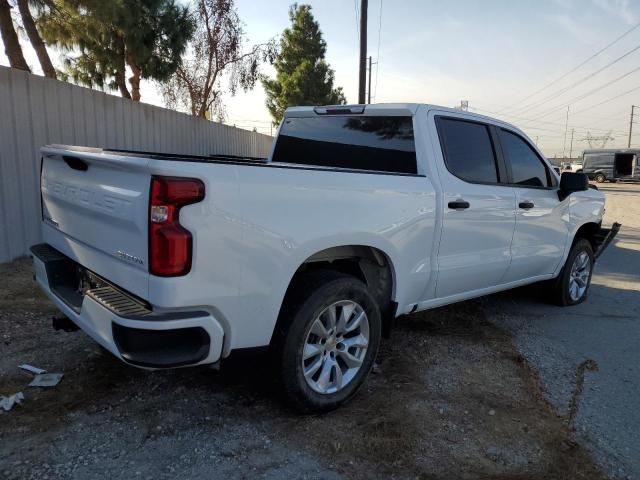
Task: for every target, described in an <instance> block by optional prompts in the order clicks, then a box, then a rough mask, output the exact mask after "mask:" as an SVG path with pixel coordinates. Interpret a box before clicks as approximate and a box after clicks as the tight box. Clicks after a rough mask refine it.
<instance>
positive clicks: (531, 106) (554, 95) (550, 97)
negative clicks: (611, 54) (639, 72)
mask: <svg viewBox="0 0 640 480" xmlns="http://www.w3.org/2000/svg"><path fill="white" fill-rule="evenodd" d="M637 50H640V45H638V46H636V47H634V48H632V49H631V50H629V51H628V52H626V53H624V54H623V55H621V56H619V57H618V58H616V59H615V60H613V61H612V62H609V63H608V64H606V65H605V66H604V67H602V68H600V69H598V70H596V71H595V72H592V73H589V74H587V75H585V76H584V77H582V78H581V79H580V80H578V81H576V82H574V83H572V84H571V85H569V86H567V87H564V88H562V89H560V90H558V91H557V92H556V93H552V94H551V95H548V96H546V97H544V98H543V99H542V100H540V101H538V102H534V103H531V104H529V105H525V106H524V107H518V108H516V109H515V110H514V111H518V112H519V113H524V112H527V111H529V110H531V109H534V110H535V109H536V108H537V107H539V106H541V105H543V104H545V103H547V102H548V101H549V100H553V99H554V98H558V97H559V96H560V95H562V94H563V93H565V92H567V91H569V90H571V89H572V88H575V87H577V86H578V85H580V84H582V83H584V82H586V81H587V80H591V79H592V78H593V77H595V76H596V75H597V74H599V73H601V72H603V71H604V70H606V69H607V68H609V67H611V66H613V65H615V64H616V63H618V62H619V61H620V60H622V59H624V58H626V57H628V56H629V55H631V54H632V53H633V52H635V51H637Z"/></svg>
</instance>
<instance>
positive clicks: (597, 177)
mask: <svg viewBox="0 0 640 480" xmlns="http://www.w3.org/2000/svg"><path fill="white" fill-rule="evenodd" d="M593 179H594V180H595V181H596V183H604V182H605V181H606V180H607V177H605V176H604V174H603V173H596V174H595V175H594V176H593Z"/></svg>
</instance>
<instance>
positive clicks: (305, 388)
mask: <svg viewBox="0 0 640 480" xmlns="http://www.w3.org/2000/svg"><path fill="white" fill-rule="evenodd" d="M278 323H279V328H278V332H276V335H277V344H278V345H276V348H277V354H278V357H279V370H280V375H281V378H282V384H283V386H284V390H285V394H286V397H287V400H288V401H289V403H290V404H291V405H292V406H293V407H294V408H296V409H297V410H299V411H301V412H304V413H318V412H326V411H329V410H333V409H335V408H337V407H339V406H340V405H342V404H343V403H345V402H346V401H348V400H349V399H350V398H351V397H353V395H355V393H356V392H357V391H358V389H359V388H360V386H361V385H362V383H363V382H364V379H365V378H366V376H367V374H368V373H369V371H370V370H371V367H372V366H373V362H374V360H375V357H376V354H377V351H378V346H379V343H380V337H381V331H382V321H381V316H380V309H379V308H378V305H377V303H376V301H375V300H374V299H373V297H372V296H371V294H370V293H369V291H368V289H367V286H366V285H365V284H364V283H363V282H361V281H360V280H358V279H357V278H355V277H352V276H349V275H344V274H341V273H337V272H332V271H321V272H314V273H311V274H307V275H304V276H301V277H300V278H298V279H297V280H296V283H295V284H294V285H293V286H292V289H291V291H290V292H288V294H287V298H286V299H285V305H284V307H283V312H282V314H281V318H280V321H279V322H278Z"/></svg>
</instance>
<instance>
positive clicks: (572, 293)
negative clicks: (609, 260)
mask: <svg viewBox="0 0 640 480" xmlns="http://www.w3.org/2000/svg"><path fill="white" fill-rule="evenodd" d="M593 265H594V258H593V249H592V247H591V243H590V242H589V241H588V240H586V239H584V238H581V239H578V240H576V242H575V243H574V244H573V247H572V248H571V252H569V256H568V257H567V261H566V263H565V264H564V267H563V268H562V271H561V272H560V275H559V276H558V278H557V279H556V280H555V281H554V282H553V284H552V294H553V297H554V301H555V303H557V304H558V305H561V306H563V307H564V306H569V305H577V304H578V303H582V302H584V301H585V300H586V298H587V293H588V291H589V286H590V285H591V275H592V273H593Z"/></svg>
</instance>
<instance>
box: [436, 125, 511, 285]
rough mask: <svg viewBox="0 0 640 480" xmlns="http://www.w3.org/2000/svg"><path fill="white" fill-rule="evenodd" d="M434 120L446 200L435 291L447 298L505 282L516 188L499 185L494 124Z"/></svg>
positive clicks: (443, 191) (499, 173) (499, 174)
mask: <svg viewBox="0 0 640 480" xmlns="http://www.w3.org/2000/svg"><path fill="white" fill-rule="evenodd" d="M435 120H436V125H437V133H438V136H439V138H440V144H441V147H442V149H441V150H442V157H441V158H437V159H436V160H437V167H438V174H439V176H440V183H441V185H442V198H443V202H444V203H443V209H444V215H443V223H442V233H441V239H440V246H439V250H438V256H437V261H438V278H437V285H436V296H437V297H440V298H443V297H449V296H451V295H456V294H464V293H469V292H473V291H475V290H480V289H483V288H487V287H492V286H495V285H498V284H499V283H501V280H502V278H503V276H504V274H505V273H506V271H507V268H508V267H509V263H510V261H511V253H510V247H511V238H512V236H513V231H514V227H515V193H514V190H513V188H512V187H511V186H510V185H501V184H500V180H501V178H502V179H504V175H505V172H501V171H500V170H501V168H499V166H498V162H497V157H496V148H495V141H496V138H495V130H494V129H493V127H490V126H489V125H486V124H484V123H481V122H476V121H472V120H469V119H465V118H464V116H460V117H457V116H456V115H455V114H450V113H447V114H446V116H438V115H436V117H435ZM438 153H439V152H438Z"/></svg>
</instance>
